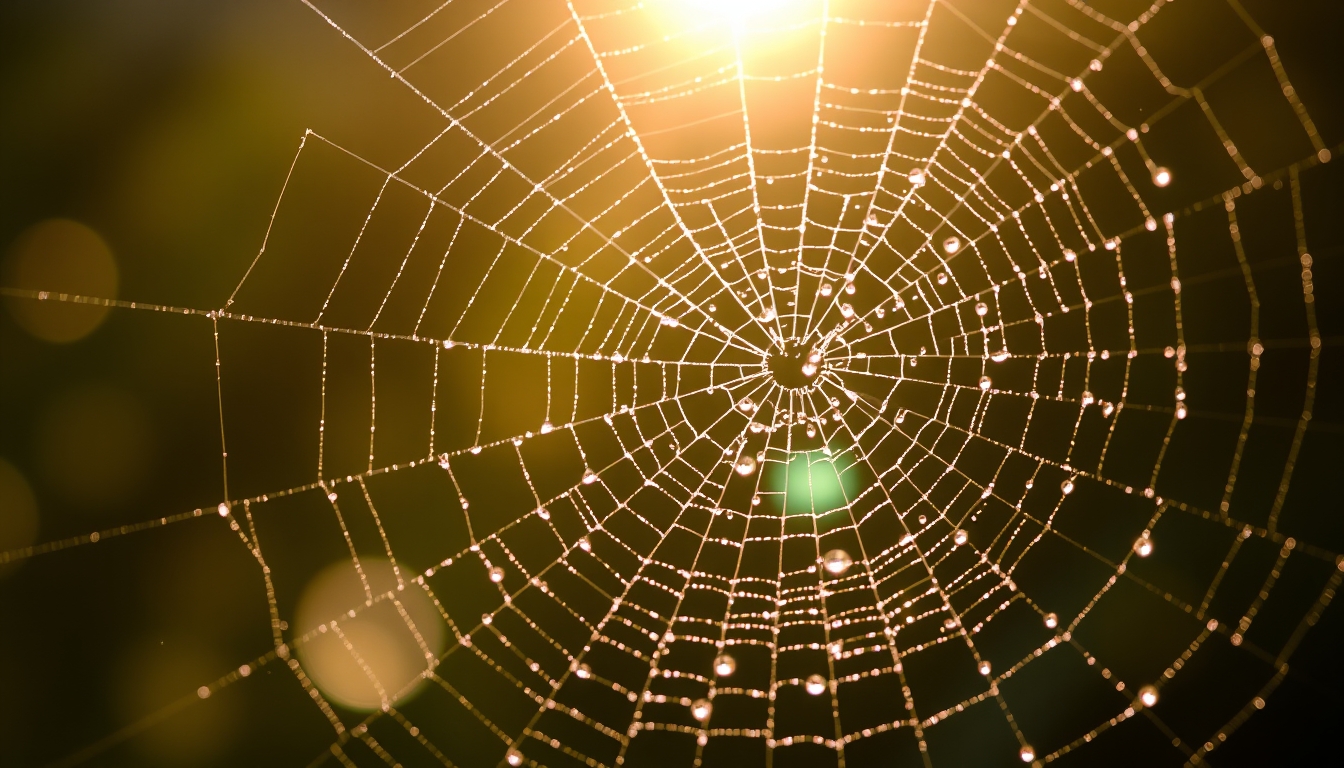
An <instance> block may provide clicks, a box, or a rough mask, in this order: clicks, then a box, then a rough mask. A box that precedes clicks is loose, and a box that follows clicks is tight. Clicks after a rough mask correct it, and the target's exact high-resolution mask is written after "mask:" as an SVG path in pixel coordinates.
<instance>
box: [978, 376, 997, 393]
mask: <svg viewBox="0 0 1344 768" xmlns="http://www.w3.org/2000/svg"><path fill="white" fill-rule="evenodd" d="M992 386H994V382H993V380H991V379H990V378H989V377H988V376H981V377H980V388H981V389H983V390H986V391H988V390H989V388H990V387H992Z"/></svg>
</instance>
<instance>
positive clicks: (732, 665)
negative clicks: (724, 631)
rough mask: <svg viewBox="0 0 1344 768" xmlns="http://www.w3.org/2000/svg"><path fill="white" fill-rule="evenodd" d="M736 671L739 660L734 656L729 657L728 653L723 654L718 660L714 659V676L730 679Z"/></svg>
mask: <svg viewBox="0 0 1344 768" xmlns="http://www.w3.org/2000/svg"><path fill="white" fill-rule="evenodd" d="M736 670H737V660H736V659H734V658H733V657H732V656H729V655H728V654H726V653H721V654H719V656H718V658H716V659H714V674H716V675H718V676H719V677H728V676H729V675H731V674H733V672H735V671H736Z"/></svg>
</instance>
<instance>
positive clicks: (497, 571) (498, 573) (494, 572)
mask: <svg viewBox="0 0 1344 768" xmlns="http://www.w3.org/2000/svg"><path fill="white" fill-rule="evenodd" d="M490 580H491V581H493V582H495V583H496V584H498V583H499V582H501V581H503V580H504V569H503V568H500V567H499V566H498V565H496V566H492V567H491V568H490Z"/></svg>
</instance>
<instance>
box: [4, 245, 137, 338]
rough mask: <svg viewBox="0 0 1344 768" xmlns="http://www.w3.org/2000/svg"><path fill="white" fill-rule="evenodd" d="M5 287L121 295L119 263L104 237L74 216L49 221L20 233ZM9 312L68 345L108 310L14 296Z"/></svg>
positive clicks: (24, 324)
mask: <svg viewBox="0 0 1344 768" xmlns="http://www.w3.org/2000/svg"><path fill="white" fill-rule="evenodd" d="M4 285H5V286H6V287H8V288H26V289H28V290H33V291H46V292H47V293H49V294H51V295H52V296H53V297H56V296H60V295H61V294H67V295H72V296H88V297H94V298H99V299H113V298H116V295H117V262H116V260H115V259H114V258H113V257H112V251H111V249H109V248H108V247H107V243H106V242H104V241H103V238H102V237H100V236H99V235H98V233H97V232H94V231H93V230H92V229H89V228H88V227H86V226H84V225H83V224H80V223H79V222H77V221H71V220H69V219H46V220H45V221H40V222H38V223H37V224H34V225H32V226H31V227H29V228H28V229H26V230H24V232H23V233H22V234H21V235H19V237H18V238H17V239H16V240H15V241H14V244H13V245H12V246H11V248H10V251H9V254H8V255H7V258H6V259H5V265H4ZM6 304H8V306H9V311H10V314H11V315H13V316H14V319H15V320H16V321H17V322H18V324H19V325H20V326H22V327H23V329H24V330H25V331H27V332H28V333H31V334H32V335H33V336H36V337H37V338H39V339H42V340H43V341H50V342H53V343H57V344H65V343H69V342H72V341H78V340H79V339H82V338H84V337H85V336H88V335H89V334H90V333H92V332H93V330H94V329H95V328H97V327H98V326H99V325H101V324H102V322H103V318H104V317H106V316H107V310H108V308H107V307H105V306H100V305H97V304H83V303H75V302H69V301H35V300H33V299H28V298H9V299H8V300H7V301H6Z"/></svg>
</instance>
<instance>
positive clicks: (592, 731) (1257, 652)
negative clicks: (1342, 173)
mask: <svg viewBox="0 0 1344 768" xmlns="http://www.w3.org/2000/svg"><path fill="white" fill-rule="evenodd" d="M312 12H313V14H314V15H315V16H314V18H315V20H316V21H317V22H318V23H316V24H315V25H314V31H313V34H323V35H331V34H335V35H339V36H342V37H343V38H344V39H345V41H347V43H348V45H352V46H356V47H357V48H358V49H359V51H361V52H362V53H363V54H365V55H366V56H367V60H368V65H369V66H370V67H374V68H377V69H379V70H380V71H381V72H382V73H383V74H384V75H386V76H387V79H388V81H389V82H388V83H387V87H388V88H391V89H394V90H397V91H399V92H401V93H409V94H411V95H412V96H413V97H414V99H415V100H417V101H418V103H419V104H421V105H422V106H423V108H424V109H427V110H429V111H430V112H431V113H432V114H433V115H434V119H435V120H437V121H438V129H437V130H438V133H437V134H436V135H433V136H432V138H431V139H430V140H429V141H428V142H422V145H421V146H419V147H418V148H417V149H416V150H415V151H413V152H411V153H408V154H406V155H405V156H404V157H401V158H400V159H399V161H398V163H396V164H388V163H386V162H378V161H375V160H373V159H370V158H371V156H373V155H375V154H377V153H375V152H371V151H370V149H371V148H370V147H361V146H351V145H349V142H343V143H338V142H337V141H335V140H334V139H330V138H327V134H326V133H325V132H324V131H323V130H322V129H321V127H320V126H315V127H314V129H313V130H312V131H309V132H308V133H306V134H305V135H304V136H303V137H302V141H301V144H300V148H299V151H298V153H297V155H296V157H295V159H294V164H293V166H292V168H290V170H289V173H288V176H287V178H286V180H285V187H284V189H283V191H282V192H281V194H280V196H279V200H278V203H277V204H276V208H275V214H274V216H273V217H272V219H271V222H270V228H269V229H268V231H267V234H266V240H265V242H264V243H262V244H261V247H260V250H259V252H258V254H257V256H256V259H255V261H253V262H252V264H251V267H250V268H249V269H248V270H247V273H246V274H245V275H243V276H242V277H241V279H240V280H239V282H238V283H237V285H236V287H226V288H225V289H224V293H227V294H228V295H227V301H224V302H223V303H222V304H221V305H220V306H219V307H218V308H215V309H209V308H199V309H195V308H193V309H182V308H173V307H163V306H149V307H146V306H145V305H143V304H140V305H131V304H128V303H126V302H113V303H114V304H116V305H117V306H123V307H126V308H127V311H129V310H130V308H131V307H134V308H135V309H146V308H147V309H150V310H160V311H164V312H172V313H178V314H185V315H189V316H192V317H190V318H187V319H185V320H184V321H183V322H196V323H202V322H204V323H205V324H206V325H208V327H209V329H210V331H211V332H213V335H214V344H215V353H216V371H217V376H218V383H219V393H220V394H219V401H220V411H221V418H220V427H221V437H222V441H223V443H224V445H225V446H226V448H225V451H224V476H225V483H226V489H227V490H226V495H225V497H224V498H223V499H222V500H220V503H219V506H218V509H217V510H216V509H215V508H213V504H214V502H213V501H212V502H211V506H210V507H207V508H206V509H205V511H204V512H202V511H201V510H194V511H186V512H182V513H180V514H176V515H171V516H169V517H164V518H161V519H155V520H149V521H146V522H145V523H144V524H143V525H141V526H128V527H126V528H121V529H114V530H111V531H103V532H100V533H98V534H93V535H91V536H85V537H81V538H79V539H77V540H69V541H64V542H53V543H51V544H48V545H41V546H38V547H36V548H32V549H29V550H24V551H21V552H14V553H8V554H7V555H6V558H7V559H12V558H18V557H29V556H34V555H36V554H40V553H41V552H43V551H47V550H50V549H55V548H60V547H68V546H73V545H76V544H87V543H91V542H97V541H99V540H100V539H103V540H106V539H109V538H111V537H113V536H115V535H121V534H127V535H129V534H133V533H135V532H136V531H137V530H139V529H140V528H144V527H157V526H161V525H167V524H178V523H182V524H188V525H193V524H194V525H206V524H210V525H215V524H218V525H227V526H229V527H230V528H231V529H232V530H233V531H235V532H236V534H237V538H238V540H239V542H240V543H241V545H242V546H243V547H245V548H246V549H247V550H248V552H250V554H251V556H252V557H253V558H255V560H256V564H257V568H258V569H260V571H261V572H262V573H263V575H264V583H265V588H266V595H265V599H266V600H267V604H268V605H269V609H270V615H271V631H272V635H273V639H274V649H273V650H272V651H271V652H270V653H269V654H267V655H265V656H263V657H260V658H257V659H252V660H248V661H247V663H246V664H243V665H242V666H241V667H240V668H239V669H238V670H236V671H233V672H230V673H228V674H225V675H224V676H222V677H220V678H218V679H215V680H204V681H201V688H200V690H199V692H198V696H199V698H201V699H205V698H208V697H210V696H213V695H216V694H218V693H219V692H220V691H221V690H222V689H224V688H227V687H230V686H235V685H247V678H248V677H249V676H250V675H251V673H252V672H253V671H255V670H257V669H259V668H261V667H263V666H271V665H276V666H278V667H280V668H282V669H283V668H285V667H287V668H288V670H289V674H292V676H293V678H294V679H295V681H296V682H297V684H299V685H302V686H303V689H304V691H305V692H306V694H307V696H308V697H309V698H310V699H311V707H313V708H316V710H318V711H320V712H321V713H322V715H324V716H325V718H326V720H327V721H328V722H329V724H330V727H331V732H330V734H331V735H330V740H331V744H330V749H329V750H328V751H326V752H323V753H321V754H320V755H315V758H317V759H318V762H321V761H323V760H325V762H326V763H327V764H333V763H339V764H341V765H344V766H352V765H360V766H365V765H388V766H396V765H405V766H419V765H428V766H435V765H442V766H458V765H460V766H473V765H497V764H508V765H546V766H578V765H587V766H614V765H634V766H643V765H687V766H690V765H696V766H698V765H734V766H736V765H772V766H786V765H787V766H792V765H809V766H811V765H838V766H845V765H851V766H867V765H923V766H957V765H971V764H985V765H1005V764H1013V763H1019V762H1021V763H1027V764H1033V763H1035V764H1043V763H1051V762H1056V761H1062V762H1065V763H1069V762H1071V761H1072V764H1078V765H1088V764H1096V763H1095V762H1092V761H1094V760H1096V759H1097V756H1098V755H1100V754H1105V755H1109V756H1115V755H1125V754H1133V755H1143V756H1144V757H1143V758H1142V759H1140V758H1138V757H1134V758H1133V760H1134V762H1131V763H1130V764H1139V763H1140V762H1142V763H1144V764H1167V763H1171V764H1173V765H1178V764H1185V765H1200V764H1204V763H1205V762H1206V761H1209V760H1214V759H1215V758H1214V755H1215V754H1216V753H1217V750H1218V749H1219V748H1220V747H1221V746H1222V745H1223V743H1224V742H1225V741H1226V740H1227V739H1228V738H1229V736H1230V734H1231V733H1232V732H1233V731H1234V730H1235V729H1236V728H1237V727H1238V726H1240V725H1241V724H1242V723H1243V722H1245V721H1246V720H1247V719H1248V718H1250V717H1251V716H1252V715H1254V713H1255V712H1256V711H1257V710H1258V709H1262V708H1264V707H1265V706H1266V702H1267V700H1268V699H1269V698H1270V697H1271V695H1272V694H1273V692H1274V691H1275V689H1276V687H1277V686H1278V685H1279V684H1280V683H1281V681H1282V680H1283V679H1284V677H1285V676H1286V675H1288V674H1289V669H1290V668H1289V659H1290V657H1291V656H1292V654H1293V652H1294V650H1295V649H1296V648H1297V647H1298V645H1299V644H1300V643H1301V642H1302V640H1303V638H1304V637H1305V635H1306V633H1307V632H1308V630H1309V628H1310V627H1311V626H1312V625H1313V624H1314V623H1315V622H1316V620H1317V619H1318V618H1319V617H1320V615H1321V613H1322V611H1324V609H1325V607H1326V606H1327V605H1328V604H1329V602H1330V600H1331V598H1332V597H1333V596H1334V591H1335V590H1336V589H1337V588H1338V586H1339V584H1340V581H1341V578H1342V577H1344V572H1342V571H1341V569H1344V560H1341V559H1340V557H1339V555H1338V552H1339V551H1340V541H1339V538H1338V536H1337V535H1336V534H1335V533H1332V531H1333V530H1334V529H1333V528H1330V527H1329V526H1328V525H1326V524H1324V523H1322V522H1321V520H1322V515H1324V514H1325V512H1324V511H1323V510H1322V508H1321V507H1320V500H1319V499H1316V498H1314V497H1312V496H1311V494H1310V492H1308V491H1301V490H1299V489H1298V484H1299V483H1300V481H1301V478H1300V475H1301V473H1300V471H1299V463H1300V462H1299V458H1300V455H1301V454H1302V453H1303V451H1306V450H1310V449H1311V443H1312V441H1327V440H1338V439H1339V437H1338V434H1339V427H1338V425H1334V426H1331V425H1328V424H1321V423H1320V422H1319V421H1318V422H1313V421H1312V418H1313V406H1314V402H1315V398H1316V385H1317V381H1318V370H1319V369H1320V366H1321V360H1322V356H1323V355H1325V354H1328V352H1329V348H1330V347H1331V346H1337V345H1338V340H1339V337H1338V336H1333V337H1332V336H1329V335H1328V334H1323V332H1322V330H1321V326H1320V325H1318V312H1320V311H1321V310H1322V308H1321V307H1318V304H1317V302H1316V294H1315V289H1314V285H1313V256H1312V255H1311V252H1312V248H1311V247H1309V246H1311V245H1313V244H1314V242H1315V241H1314V238H1319V239H1320V240H1321V242H1325V241H1326V240H1328V239H1329V238H1331V237H1334V235H1333V234H1331V233H1332V232H1333V231H1334V230H1332V229H1331V228H1332V227H1334V226H1337V225H1336V224H1334V223H1332V222H1328V221H1325V220H1322V219H1320V218H1319V217H1318V218H1313V214H1312V211H1314V210H1318V208H1314V207H1313V206H1314V200H1313V195H1315V194H1318V192H1319V190H1320V189H1322V188H1323V186H1322V185H1323V184H1324V182H1321V181H1313V179H1320V178H1324V177H1322V174H1324V173H1326V172H1327V171H1330V170H1333V169H1332V168H1331V167H1330V166H1329V165H1328V164H1329V161H1330V158H1331V153H1332V151H1335V152H1337V151H1338V148H1337V147H1334V146H1327V144H1326V139H1325V138H1323V136H1322V134H1321V133H1320V132H1318V129H1317V127H1316V124H1315V123H1314V122H1313V117H1312V112H1311V110H1310V109H1309V108H1308V106H1309V105H1304V102H1303V101H1302V100H1301V99H1300V98H1299V96H1298V94H1297V91H1296V90H1295V89H1294V86H1293V82H1292V80H1291V78H1290V74H1291V72H1290V71H1289V69H1287V68H1285V66H1284V64H1283V62H1282V61H1281V60H1280V53H1279V50H1278V48H1277V47H1276V43H1275V41H1274V40H1273V39H1272V38H1271V37H1270V36H1269V35H1268V34H1267V33H1266V32H1265V30H1264V29H1262V28H1261V26H1260V25H1259V23H1258V22H1257V20H1256V18H1255V17H1254V16H1253V15H1252V14H1251V13H1250V12H1248V11H1247V10H1246V9H1245V8H1243V7H1242V5H1241V4H1240V3H1239V2H1238V0H1174V1H1167V2H1164V1H1163V0H1158V1H1157V2H1154V3H1153V4H1152V5H1144V4H1140V3H1136V2H1131V1H1128V0H1108V1H1107V2H1100V1H1096V2H1084V1H1083V0H1039V1H1033V2H1026V1H1025V0H1024V1H1023V2H1002V1H998V2H994V1H991V0H974V1H972V0H938V1H935V2H925V1H924V0H904V1H902V2H892V1H891V0H820V1H816V0H812V1H808V2H802V1H799V2H785V1H783V0H780V1H779V2H770V1H769V0H758V1H756V2H733V1H732V0H720V1H719V2H700V1H698V0H646V1H645V2H639V3H631V2H629V0H613V1H612V2H604V1H599V0H573V1H572V2H565V1H563V0H547V1H546V2H523V1H522V0H498V1H496V0H489V1H488V2H469V1H468V0H450V2H446V3H443V4H441V5H425V4H421V3H401V4H397V5H395V6H392V7H381V6H380V7H379V8H378V9H377V12H376V13H374V12H372V11H368V10H362V9H358V8H356V7H354V5H353V4H347V3H327V2H323V3H315V4H314V5H313V7H312ZM384 154H385V153H384ZM1336 183H1337V182H1336ZM1335 215H1336V216H1337V212H1336V213H1335ZM1318 216H1319V215H1318ZM1318 233H1319V234H1318ZM1332 242H1334V243H1338V238H1337V237H1334V240H1333V241H1332ZM1334 249H1335V250H1334V251H1333V254H1334V258H1338V246H1337V245H1335V246H1334ZM1318 258H1322V256H1320V255H1318ZM38 298H43V299H63V300H70V301H94V300H96V299H86V298H82V297H69V296H56V295H51V294H41V295H39V296H38ZM119 311H120V310H119ZM1328 311H1329V312H1331V313H1335V314H1338V311H1339V310H1338V307H1333V308H1329V309H1328ZM202 318H203V319H204V320H202ZM277 382H301V384H300V385H299V386H297V389H295V388H293V387H289V388H287V387H286V386H277ZM272 388H273V391H272ZM292 390H293V391H292ZM268 397H269V398H272V405H271V407H269V408H268V409H266V410H265V413H264V414H259V413H257V412H256V411H255V409H254V408H253V406H251V405H240V403H244V402H246V403H254V402H256V401H257V400H258V399H263V400H264V399H266V398H268ZM281 435H283V437H280V436H281ZM296 450H297V451H298V452H299V454H300V456H301V459H302V463H304V465H305V466H307V467H308V468H309V469H308V470H307V474H305V475H303V476H301V477H299V476H292V475H290V474H286V473H285V471H283V470H281V469H277V467H281V466H288V464H285V463H284V462H279V461H274V459H275V457H277V456H279V455H280V453H281V452H292V451H296ZM288 458H289V463H290V464H292V463H293V455H292V454H291V455H289V457H288ZM1334 501H1335V502H1336V503H1337V501H1338V500H1337V499H1335V500H1334ZM216 512H217V514H216ZM196 518H200V520H199V522H196V523H192V522H189V521H191V520H193V519H196ZM212 520H213V521H214V522H210V521H212ZM274 541H284V542H287V543H286V544H285V545H284V546H283V547H278V548H275V549H272V548H271V547H268V544H271V542H274ZM294 542H300V543H301V545H300V546H299V547H297V550H298V551H300V552H301V553H302V555H301V556H300V555H296V554H294V552H295V551H296V547H295V546H294V544H293V543H294ZM332 563H336V564H337V565H336V566H332ZM333 567H335V568H336V571H331V570H330V569H331V568H333ZM324 568H325V569H328V570H326V571H323V569H324ZM319 572H321V573H324V574H328V575H327V576H321V575H319ZM333 573H334V574H335V575H334V576H333V575H330V574H333ZM342 574H344V576H342ZM341 578H344V579H345V580H346V582H348V585H354V586H353V587H352V589H353V590H354V592H353V594H354V595H355V597H353V598H352V597H350V594H351V593H350V592H348V591H347V592H341V590H340V589H336V588H333V589H334V590H335V591H334V592H330V594H333V595H336V597H333V598H331V599H328V600H326V601H325V602H323V600H321V599H317V600H316V602H314V601H313V600H309V599H308V598H301V596H302V595H303V594H304V593H305V590H311V588H312V587H311V585H312V584H313V583H315V581H321V580H322V579H328V580H331V579H335V580H336V581H340V579H341ZM346 582H342V583H346ZM1280 582H1291V590H1292V591H1291V592H1289V591H1288V589H1289V588H1286V587H1279V588H1277V589H1276V585H1278V584H1279V583H1280ZM324 583H325V582H324ZM333 583H334V582H333ZM315 605H316V606H318V607H316V608H315V607H314V606H315ZM408 649H409V650H408ZM407 654H409V658H410V662H407ZM1191 713H1198V716H1197V717H1196V716H1193V715H1192V714H1191ZM1092 742H1096V744H1092ZM1211 753H1213V754H1211Z"/></svg>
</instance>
